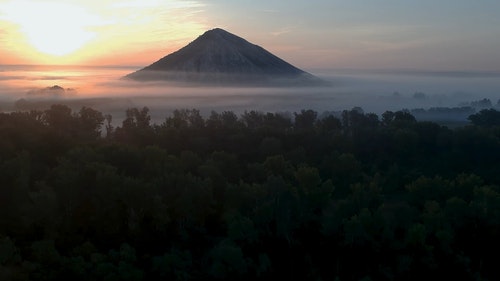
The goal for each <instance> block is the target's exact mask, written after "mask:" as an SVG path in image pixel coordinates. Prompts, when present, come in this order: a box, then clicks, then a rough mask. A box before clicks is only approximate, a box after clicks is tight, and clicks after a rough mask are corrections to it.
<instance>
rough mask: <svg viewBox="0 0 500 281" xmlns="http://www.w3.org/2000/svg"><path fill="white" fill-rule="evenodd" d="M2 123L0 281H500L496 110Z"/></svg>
mask: <svg viewBox="0 0 500 281" xmlns="http://www.w3.org/2000/svg"><path fill="white" fill-rule="evenodd" d="M468 120H469V121H470V122H469V124H467V125H466V126H461V127H457V128H448V127H446V126H442V125H439V124H437V123H433V122H429V121H425V122H423V121H417V120H416V119H415V117H414V116H413V115H412V114H411V113H410V112H408V111H396V112H391V111H386V112H385V113H383V114H381V116H378V115H376V114H373V113H365V112H363V110H362V109H361V108H353V109H351V110H345V111H343V112H342V113H341V114H340V115H338V116H334V115H320V114H318V112H315V111H314V110H302V111H300V112H295V113H293V114H288V115H287V114H283V113H271V112H259V111H245V112H244V113H243V114H241V115H239V116H238V115H236V114H235V113H233V112H231V111H223V112H212V113H211V114H210V115H209V116H206V117H203V116H202V115H201V114H200V112H199V111H198V110H196V109H179V110H175V111H174V112H173V113H172V114H170V115H169V116H168V117H167V118H166V119H165V120H164V121H163V122H162V123H160V124H154V123H153V122H152V121H151V116H150V112H149V109H148V108H147V107H144V108H129V109H127V110H126V118H125V120H123V122H122V123H121V124H120V125H119V126H118V125H115V124H114V123H113V117H112V116H110V115H106V114H103V113H101V112H99V111H97V110H94V109H92V108H88V107H82V108H81V109H80V110H78V111H75V110H73V109H71V108H70V107H68V106H66V105H61V104H55V105H52V106H51V107H50V108H49V109H46V110H31V111H17V112H9V113H0V280H75V281H78V280H278V279H280V280H282V279H284V280H363V281H368V280H422V279H423V278H429V277H433V279H434V280H500V271H499V270H498V268H496V267H497V266H498V258H497V255H498V254H499V253H500V239H498V238H499V237H500V161H499V159H500V112H498V111H496V110H494V109H483V110H481V111H480V112H478V113H475V114H472V115H470V116H469V118H468Z"/></svg>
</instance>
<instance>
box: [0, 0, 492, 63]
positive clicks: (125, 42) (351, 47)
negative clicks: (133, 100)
mask: <svg viewBox="0 0 500 281" xmlns="http://www.w3.org/2000/svg"><path fill="white" fill-rule="evenodd" d="M499 11H500V1H498V0H483V1H470V0H440V1H435V0H419V1H401V0H378V1H373V0H359V1H348V0H311V1H304V0H287V1H284V0H255V1H243V0H242V1H236V0H204V1H201V0H0V60H1V61H0V64H78V65H128V66H130V65H132V66H145V65H148V64H150V63H152V62H154V61H156V60H158V59H160V58H161V57H163V56H165V55H167V54H169V53H171V52H173V51H175V50H177V49H179V48H181V47H183V46H185V45H186V44H188V43H189V42H191V41H193V40H194V39H196V38H197V36H199V35H201V34H203V32H205V31H206V30H209V29H212V28H215V27H220V28H224V29H226V30H227V31H229V32H232V33H234V34H236V35H238V36H241V37H243V38H245V39H247V40H248V41H250V42H252V43H255V44H258V45H260V46H262V47H264V48H265V49H267V50H269V51H270V52H272V53H274V54H276V55H277V56H279V57H281V58H283V59H284V60H286V61H288V62H290V63H292V64H294V65H296V66H298V67H301V68H305V69H306V70H307V69H312V68H330V69H331V68H363V69H373V68H375V69H386V68H391V69H431V70H494V71H500V48H498V46H500V17H499V16H498V12H499Z"/></svg>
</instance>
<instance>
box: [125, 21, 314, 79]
mask: <svg viewBox="0 0 500 281" xmlns="http://www.w3.org/2000/svg"><path fill="white" fill-rule="evenodd" d="M127 78H131V79H134V80H139V81H148V80H166V81H173V82H182V83H188V84H200V83H201V84H217V85H244V86H248V85H259V84H263V85H266V84H272V83H276V82H279V83H280V84H303V83H309V84H311V83H312V84H314V83H317V82H319V81H320V80H319V79H318V78H316V77H314V76H313V75H311V74H309V73H306V72H304V71H302V70H300V69H298V68H296V67H294V66H293V65H291V64H289V63H287V62H285V61H284V60H282V59H280V58H278V57H277V56H275V55H273V54H271V53H270V52H268V51H266V50H265V49H263V48H262V47H259V46H257V45H254V44H252V43H250V42H248V41H246V40H245V39H243V38H241V37H238V36H236V35H234V34H232V33H230V32H227V31H225V30H224V29H221V28H215V29H212V30H208V31H206V32H205V33H203V34H202V35H200V36H199V37H198V38H197V39H196V40H194V41H193V42H191V43H189V44H188V45H187V46H185V47H184V48H182V49H180V50H178V51H176V52H174V53H172V54H170V55H168V56H166V57H163V58H162V59H160V60H158V61H157V62H155V63H153V64H151V65H149V66H147V67H145V68H143V69H141V70H139V71H137V72H134V73H132V74H129V75H127Z"/></svg>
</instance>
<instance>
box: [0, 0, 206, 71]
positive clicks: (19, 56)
mask: <svg viewBox="0 0 500 281" xmlns="http://www.w3.org/2000/svg"><path fill="white" fill-rule="evenodd" d="M202 7H203V5H201V4H199V3H198V2H196V1H178V0H171V1H157V0H148V1H136V0H130V1H116V0H105V1H99V2H95V1H83V0H71V1H55V0H52V1H44V0H36V1H35V0H21V1H18V0H16V1H14V0H11V1H1V0H0V31H1V32H2V33H1V35H2V36H3V38H2V39H3V40H4V41H5V42H6V44H3V45H2V46H0V51H1V52H2V53H4V54H9V56H6V58H5V59H4V61H3V62H2V63H9V64H11V63H24V64H122V63H125V64H134V63H143V62H144V61H149V60H151V59H153V57H154V56H159V55H160V54H165V52H170V51H173V50H174V49H175V48H176V47H178V46H181V45H182V44H185V43H186V41H187V40H189V39H190V38H192V37H194V36H196V35H197V34H199V33H201V32H203V30H204V29H205V28H206V27H205V26H204V25H203V23H202V20H200V19H199V18H197V15H196V14H197V12H198V11H199V10H200V9H201V8H202ZM11 60H12V61H11ZM125 60H128V61H125ZM124 61H125V62H124Z"/></svg>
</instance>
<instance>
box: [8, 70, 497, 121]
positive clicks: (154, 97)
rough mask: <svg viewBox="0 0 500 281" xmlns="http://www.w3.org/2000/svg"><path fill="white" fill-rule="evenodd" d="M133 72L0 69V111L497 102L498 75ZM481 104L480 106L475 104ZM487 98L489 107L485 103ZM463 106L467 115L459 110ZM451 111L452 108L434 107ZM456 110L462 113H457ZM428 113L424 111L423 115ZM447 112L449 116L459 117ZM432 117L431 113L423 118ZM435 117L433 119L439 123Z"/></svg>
mask: <svg viewBox="0 0 500 281" xmlns="http://www.w3.org/2000/svg"><path fill="white" fill-rule="evenodd" d="M134 70H136V68H127V67H68V66H65V67H49V68H47V67H41V66H40V67H33V66H3V67H1V69H0V84H1V85H2V87H1V88H0V102H1V103H0V110H1V111H15V110H29V109H45V108H48V107H50V105H51V104H54V103H63V104H66V105H68V106H70V107H72V108H74V109H79V108H81V107H82V106H90V107H92V108H94V109H97V110H99V111H101V112H103V113H106V114H112V115H113V117H114V122H120V120H121V119H123V116H124V114H125V110H126V109H127V108H131V107H138V108H141V107H144V106H146V107H148V108H149V109H150V113H151V116H152V118H153V121H154V122H157V123H158V122H162V121H163V120H164V119H165V117H167V116H168V115H170V113H171V112H172V111H173V110H174V109H182V108H196V109H199V110H200V112H201V113H202V114H204V115H208V114H209V113H210V112H211V111H212V110H214V111H218V112H221V111H226V110H231V111H234V112H235V113H237V114H241V113H243V112H244V111H245V110H258V111H263V112H297V111H300V110H301V109H313V110H315V111H317V112H319V113H322V112H325V111H328V112H339V111H342V110H346V109H351V108H353V107H361V108H362V109H363V110H364V111H365V112H373V113H376V114H381V113H383V112H384V111H386V110H392V111H396V110H402V109H408V110H416V111H414V112H416V113H417V118H418V117H419V116H418V113H419V112H420V113H422V112H424V113H428V112H430V111H432V112H431V113H433V114H435V115H436V114H437V115H436V116H439V114H441V115H444V116H448V117H449V118H451V119H454V118H456V119H465V118H466V116H467V115H468V114H469V112H470V109H471V108H472V110H477V109H480V108H481V107H488V106H490V107H495V106H498V105H497V102H498V100H499V98H500V79H499V78H500V73H480V72H416V71H354V70H342V71H341V70H330V71H327V70H318V71H310V72H311V73H313V74H315V75H317V76H318V77H320V78H322V79H324V80H326V81H329V82H330V83H331V86H326V87H255V88H251V87H240V88H238V87H201V86H197V87H187V86H179V85H174V84H172V83H163V82H134V81H130V80H126V79H121V77H123V76H124V75H126V74H127V73H130V72H132V71H134ZM481 101H484V102H483V103H481ZM488 101H489V103H488ZM464 107H469V111H468V110H466V109H463V108H464ZM436 108H438V109H439V108H455V109H457V110H456V111H453V112H451V111H448V112H447V111H443V110H441V111H440V110H436ZM458 108H462V109H461V111H460V110H458ZM429 110H430V111H429ZM457 112H458V114H455V115H453V114H452V113H457ZM421 116H427V117H428V116H431V115H421ZM438 119H439V118H438Z"/></svg>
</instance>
